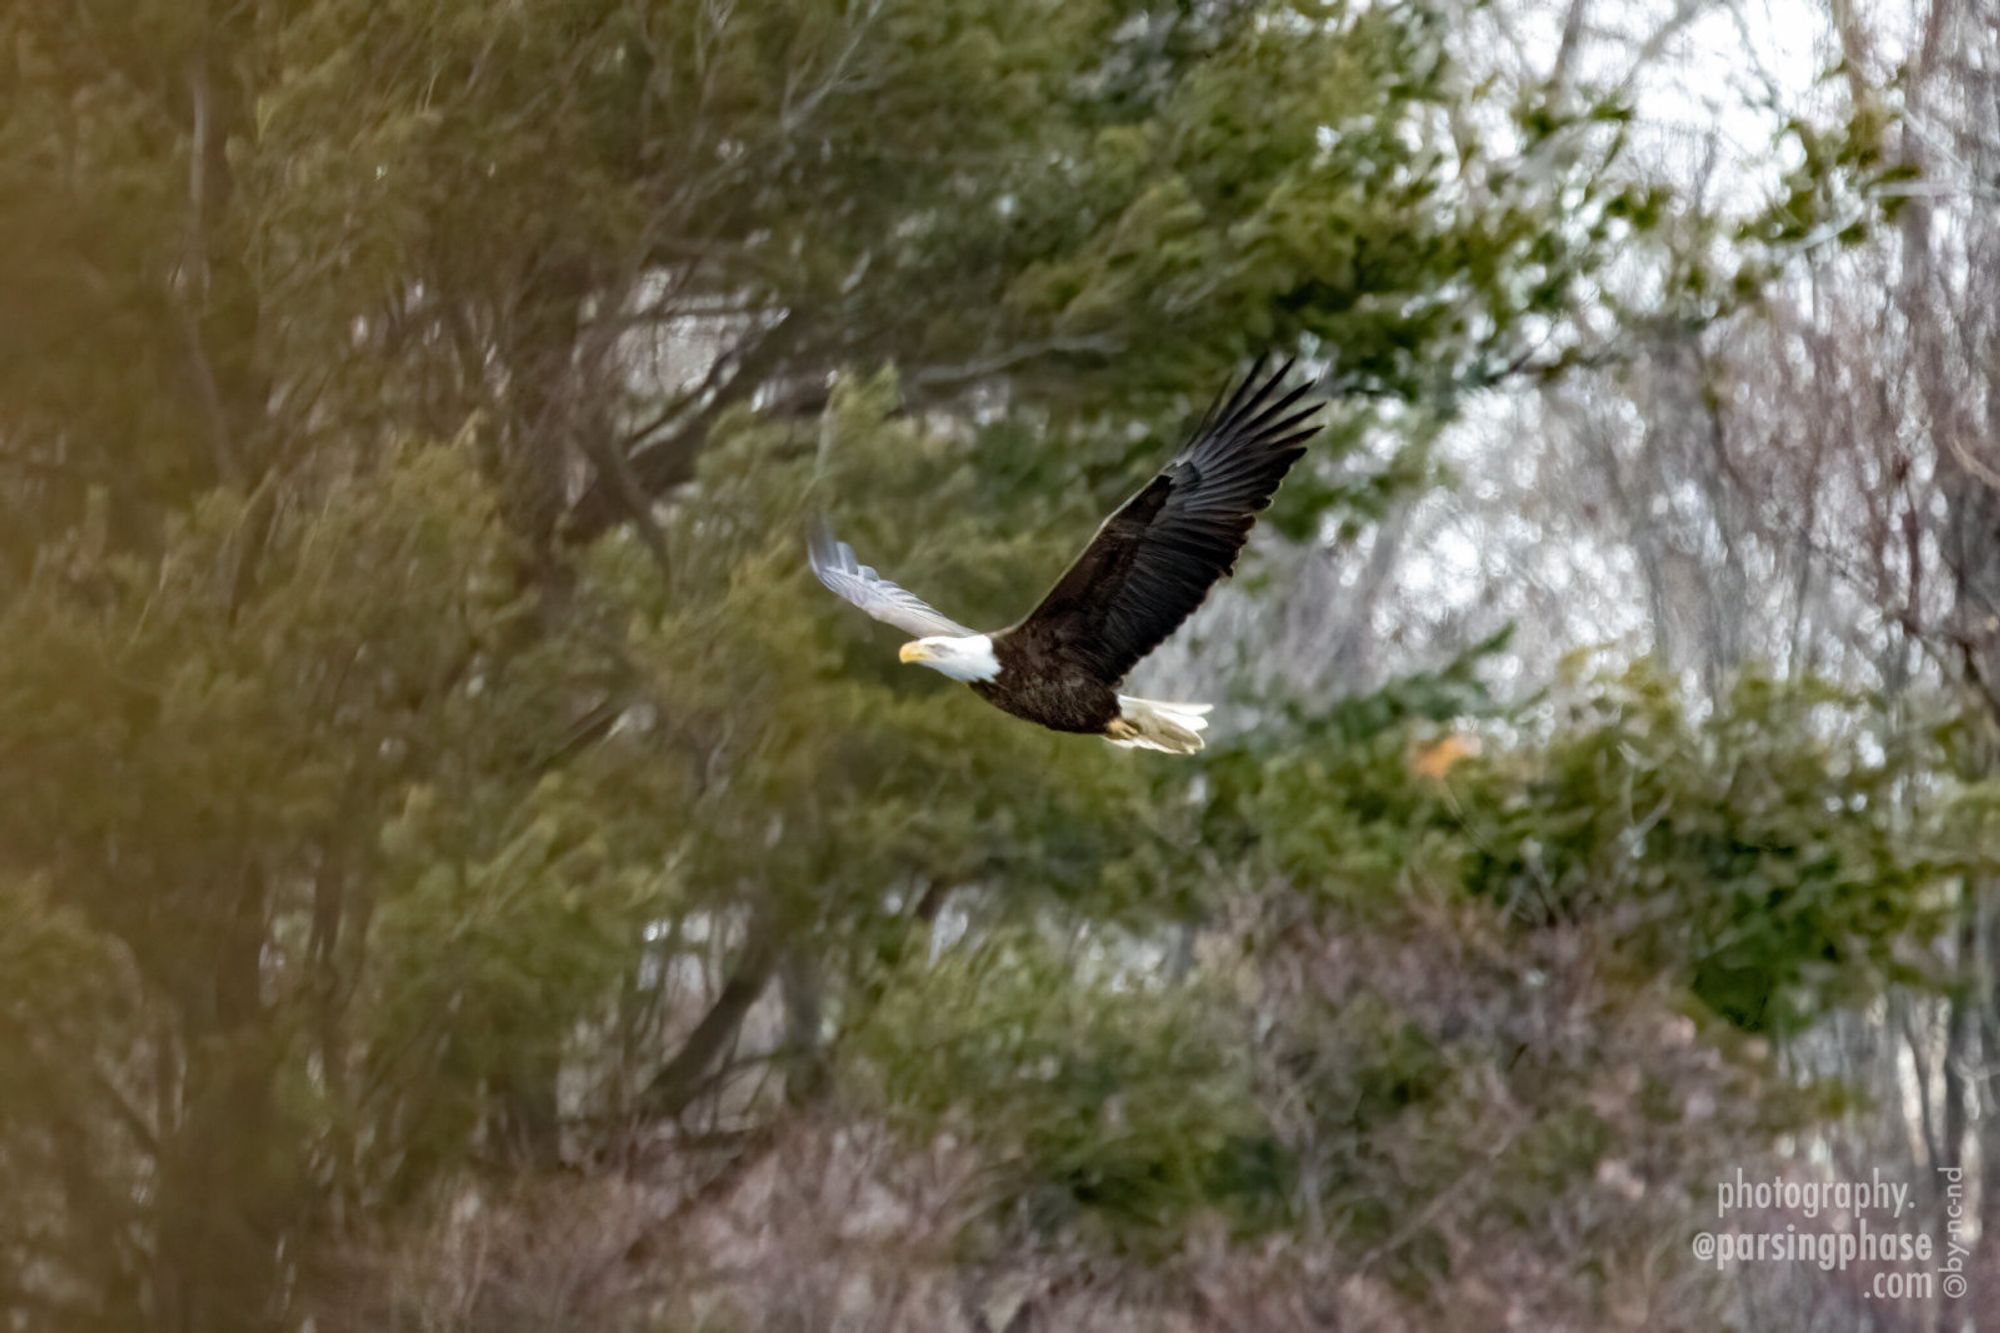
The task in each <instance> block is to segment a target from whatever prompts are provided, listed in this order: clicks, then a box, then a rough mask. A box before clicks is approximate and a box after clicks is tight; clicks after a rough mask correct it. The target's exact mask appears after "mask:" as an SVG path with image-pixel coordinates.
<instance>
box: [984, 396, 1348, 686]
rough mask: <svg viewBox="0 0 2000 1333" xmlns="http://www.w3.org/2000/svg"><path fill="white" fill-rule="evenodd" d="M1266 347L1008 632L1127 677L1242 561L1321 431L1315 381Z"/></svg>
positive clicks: (1109, 680) (1107, 674) (1109, 675)
mask: <svg viewBox="0 0 2000 1333" xmlns="http://www.w3.org/2000/svg"><path fill="white" fill-rule="evenodd" d="M1263 364H1264V363H1263V361H1262V359H1261V358H1260V359H1259V360H1258V362H1257V364H1256V365H1255V366H1252V367H1251V369H1250V373H1249V374H1248V375H1247V376H1245V377H1244V379H1243V382H1242V383H1241V384H1239V385H1237V387H1236V391H1235V392H1234V393H1231V394H1228V395H1227V396H1226V397H1224V398H1221V399H1218V400H1217V402H1216V404H1215V406H1213V407H1211V408H1210V409H1209V410H1208V415H1207V416H1205V417H1203V418H1202V422H1201V425H1200V426H1199V427H1197V428H1196V430H1195V434H1194V438H1193V439H1192V440H1190V441H1188V443H1187V445H1186V446H1185V447H1184V448H1182V450H1181V451H1180V452H1179V453H1178V454H1176V455H1174V458H1173V461H1171V462H1169V463H1168V464H1167V466H1166V469H1165V470H1164V471H1162V472H1161V473H1160V474H1159V475H1158V476H1157V477H1154V478H1153V480H1152V481H1151V482H1150V483H1149V484H1148V485H1147V486H1145V487H1144V488H1143V489H1141V490H1140V491H1139V493H1138V494H1137V495H1134V496H1133V497H1132V498H1131V499H1130V500H1127V501H1126V502H1125V503H1124V505H1123V506H1121V507H1120V508H1119V510H1118V511H1117V512H1116V513H1114V514H1112V515H1111V517H1110V518H1107V519H1105V520H1104V524H1103V526H1102V527H1100V528H1098V530H1097V536H1096V537H1094V538H1092V539H1091V543H1090V545H1089V546H1087V547H1085V548H1084V551H1083V554H1082V555H1080V556H1078V557H1077V559H1076V563H1075V564H1073V565H1071V566H1070V567H1069V571H1068V572H1067V573H1065V574H1064V575H1063V576H1062V578H1060V579H1058V580H1057V581H1056V586H1055V587H1054V588H1052V589H1050V591H1049V595H1048V596H1047V597H1045V598H1043V599H1042V604H1041V605H1040V606H1038V607H1036V608H1035V609H1034V610H1033V611H1031V612H1029V613H1028V615H1027V618H1026V619H1024V620H1022V621H1021V622H1020V623H1019V624H1017V625H1015V626H1014V627H1013V628H1012V629H1009V630H1007V631H1005V632H1006V634H1007V636H1008V637H1009V638H1012V639H1014V640H1016V641H1017V642H1020V643H1022V644H1023V645H1024V646H1028V647H1032V648H1034V649H1035V650H1037V651H1039V652H1040V653H1042V654H1044V655H1047V656H1049V657H1051V658H1055V659H1059V660H1063V661H1067V662H1071V663H1074V664H1076V665H1078V666H1081V667H1083V668H1085V669H1087V670H1089V671H1090V672H1091V673H1092V674H1093V675H1095V676H1096V677H1097V678H1098V679H1099V680H1102V681H1103V682H1105V683H1106V684H1115V683H1116V682H1117V681H1119V680H1121V679H1122V678H1123V677H1124V675H1125V673H1126V672H1128V671H1130V670H1131V669H1132V668H1133V666H1134V665H1135V664H1136V663H1137V662H1138V661H1139V659H1140V658H1142V657H1144V656H1145V655H1146V654H1147V653H1150V652H1151V651H1153V649H1154V648H1156V647H1158V646H1159V643H1160V641H1161V640H1162V639H1164V638H1166V637H1167V635H1169V634H1171V633H1173V632H1174V630H1175V629H1176V628H1178V627H1179V625H1180V623H1181V622H1182V621H1183V620H1186V619H1187V618H1188V616H1189V615H1190V614H1192V613H1193V611H1194V609H1195V608H1196V607H1197V606H1200V605H1201V603H1202V599H1203V598H1205V597H1207V596H1208V590H1209V588H1210V586H1211V585H1213V584H1214V583H1215V581H1216V580H1217V579H1220V578H1224V577H1226V576H1227V575H1228V574H1229V572H1230V570H1231V569H1233V568H1234V567H1235V565H1236V556H1237V553H1238V552H1240V551H1241V550H1242V549H1243V543H1244V540H1245V539H1246V538H1248V537H1249V535H1250V525H1251V524H1252V523H1254V522H1255V521H1256V519H1257V515H1258V513H1259V512H1260V511H1261V510H1263V509H1264V508H1265V507H1266V506H1267V505H1269V504H1270V503H1271V496H1272V494H1273V493H1274V492H1276V491H1277V489H1278V483H1279V482H1281V481H1283V480H1284V477H1285V473H1286V472H1288V471H1290V470H1291V466H1292V464H1294V463H1296V462H1298V460H1299V457H1300V455H1302V454H1304V453H1305V451H1306V450H1305V445H1306V441H1307V440H1310V439H1311V438H1312V437H1313V436H1314V435H1316V434H1318V433H1319V427H1318V426H1317V425H1314V424H1312V416H1313V414H1314V413H1315V412H1317V411H1318V410H1319V408H1320V406H1321V404H1320V403H1319V402H1318V401H1316V400H1314V399H1312V398H1310V397H1309V396H1308V395H1309V394H1310V393H1311V388H1312V386H1311V384H1310V383H1306V384H1300V385H1297V386H1296V387H1294V388H1291V389H1286V388H1285V387H1284V386H1285V378H1286V375H1287V373H1288V372H1289V371H1290V370H1291V363H1290V362H1289V361H1288V362H1286V363H1285V364H1284V365H1282V366H1279V367H1278V369H1277V370H1276V371H1274V372H1272V373H1271V374H1270V375H1269V376H1266V375H1264V374H1263Z"/></svg>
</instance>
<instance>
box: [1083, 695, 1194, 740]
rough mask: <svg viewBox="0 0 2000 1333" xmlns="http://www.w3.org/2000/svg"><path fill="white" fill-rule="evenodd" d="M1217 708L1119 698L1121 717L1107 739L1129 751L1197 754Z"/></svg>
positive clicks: (1112, 725)
mask: <svg viewBox="0 0 2000 1333" xmlns="http://www.w3.org/2000/svg"><path fill="white" fill-rule="evenodd" d="M1213 707H1215V705H1214V704H1169V703H1161V702H1160V701H1159V700H1157V699H1134V698H1132V697H1131V696H1130V695H1125V694H1121V695H1119V696H1118V717H1117V719H1116V720H1115V721H1114V722H1112V724H1111V725H1110V726H1109V727H1107V728H1106V729H1105V733H1104V738H1105V739H1106V740H1108V741H1110V742H1111V743H1112V744H1113V745H1119V746H1124V747H1126V748H1127V749H1132V748H1137V749H1141V750H1158V751H1159V752H1160V753H1162V754H1193V753H1194V752H1195V751H1196V750H1199V749H1200V748H1201V732H1202V730H1203V729H1204V728H1206V727H1207V726H1208V712H1209V710H1210V709H1211V708H1213Z"/></svg>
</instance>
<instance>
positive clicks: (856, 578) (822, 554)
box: [806, 519, 972, 639]
mask: <svg viewBox="0 0 2000 1333" xmlns="http://www.w3.org/2000/svg"><path fill="white" fill-rule="evenodd" d="M806 560H807V563H809V564H811V565H812V572H813V573H814V574H817V575H818V576H819V581H820V582H821V583H824V584H825V585H826V586H827V587H828V588H830V589H832V590H833V591H834V592H835V593H837V594H838V595H840V596H841V597H843V598H845V599H846V600H848V601H850V602H852V603H854V605H856V606H858V607H860V608H861V609H862V610H863V611H866V612H867V613H868V614H869V615H871V616H873V617H875V619H877V620H880V621H883V622H884V623H886V624H890V625H894V626H895V627H896V628H897V629H900V630H904V631H907V632H908V633H911V634H914V635H916V636H917V637H918V638H920V639H922V638H927V637H929V636H930V635H933V634H949V635H952V636H954V637H957V638H963V637H965V636H966V635H968V634H971V633H972V631H971V630H969V629H967V628H966V627H965V626H963V625H961V624H959V623H958V622H957V621H956V620H953V619H952V618H951V617H950V616H947V615H945V614H944V613H943V612H941V611H939V610H938V609H937V608H936V607H934V606H932V605H931V604H930V603H928V602H926V601H925V600H924V599H923V598H921V597H919V596H917V595H916V594H915V593H913V592H911V591H909V589H907V588H903V587H900V586H898V585H897V584H894V583H891V582H890V581H889V580H888V579H885V578H883V577H882V576H881V575H880V574H877V573H876V572H875V571H874V570H873V569H872V568H870V567H869V566H867V565H864V564H862V563H861V562H860V561H859V560H857V559H855V558H854V548H853V547H852V546H849V545H848V544H847V543H846V542H844V541H840V540H838V539H837V538H835V537H834V535H833V530H832V529H831V528H829V527H827V525H826V520H825V519H818V520H815V521H814V523H813V530H812V539H811V541H810V542H809V543H808V544H807V546H806Z"/></svg>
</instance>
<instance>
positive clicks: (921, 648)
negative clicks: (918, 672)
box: [896, 639, 931, 662]
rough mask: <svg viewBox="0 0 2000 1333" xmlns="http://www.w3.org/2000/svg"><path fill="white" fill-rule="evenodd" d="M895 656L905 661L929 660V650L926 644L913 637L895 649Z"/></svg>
mask: <svg viewBox="0 0 2000 1333" xmlns="http://www.w3.org/2000/svg"><path fill="white" fill-rule="evenodd" d="M896 656H897V657H900V658H901V659H903V660H904V661H905V662H928V661H930V660H931V650H930V646H929V645H928V644H924V643H919V642H917V641H916V640H914V639H913V640H911V641H910V642H909V643H906V644H904V645H903V646H902V647H901V648H899V649H897V650H896Z"/></svg>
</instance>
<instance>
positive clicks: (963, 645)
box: [897, 634, 1000, 683]
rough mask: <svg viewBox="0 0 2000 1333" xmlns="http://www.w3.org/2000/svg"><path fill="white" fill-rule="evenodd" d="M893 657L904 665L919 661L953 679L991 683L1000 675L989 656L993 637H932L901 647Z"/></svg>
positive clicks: (970, 635) (994, 658)
mask: <svg viewBox="0 0 2000 1333" xmlns="http://www.w3.org/2000/svg"><path fill="white" fill-rule="evenodd" d="M897 656H898V657H900V658H902V659H903V660H904V661H905V662H921V663H922V664H923V665H925V666H927V667H929V668H930V669H931V670H933V671H942V672H944V674H945V675H947V676H950V677H951V678H952V679H953V680H962V681H966V682H968V683H969V682H971V681H975V680H992V679H993V678H994V677H995V676H997V675H999V674H1000V659H999V658H997V657H995V656H994V655H993V636H992V635H990V634H969V635H966V636H964V637H962V638H961V637H959V636H957V635H952V634H932V635H929V636H927V637H925V638H921V639H917V640H916V641H914V642H912V643H906V644H904V645H903V647H902V650H901V651H900V652H899V653H897Z"/></svg>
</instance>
